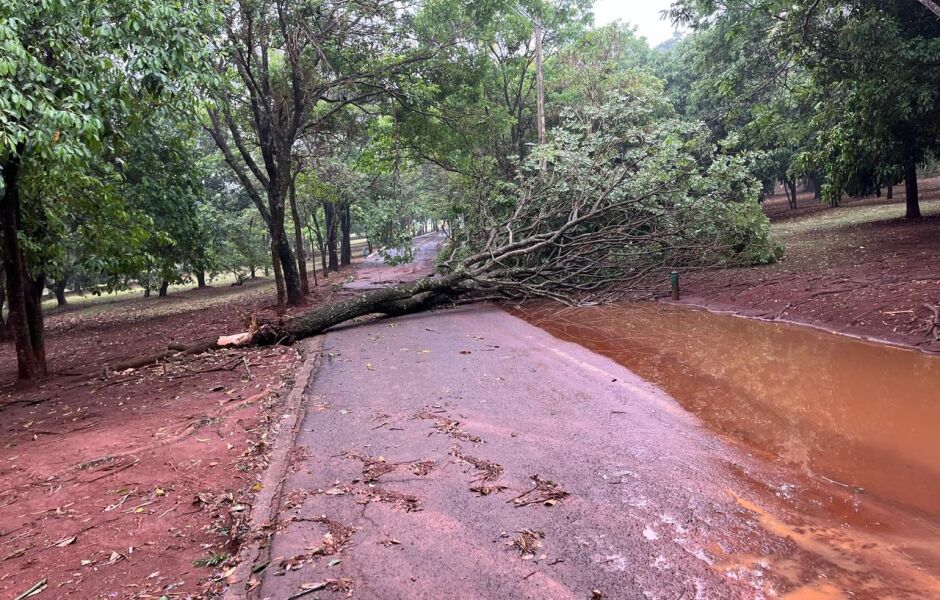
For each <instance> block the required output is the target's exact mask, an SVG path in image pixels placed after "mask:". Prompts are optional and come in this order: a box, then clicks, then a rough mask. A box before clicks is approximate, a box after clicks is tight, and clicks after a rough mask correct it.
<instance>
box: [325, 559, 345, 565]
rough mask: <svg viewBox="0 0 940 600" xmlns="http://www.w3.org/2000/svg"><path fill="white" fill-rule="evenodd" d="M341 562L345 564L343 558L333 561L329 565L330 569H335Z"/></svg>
mask: <svg viewBox="0 0 940 600" xmlns="http://www.w3.org/2000/svg"><path fill="white" fill-rule="evenodd" d="M341 562H343V559H341V558H334V559H333V560H331V561H330V562H328V563H327V566H328V567H335V566H336V565H338V564H339V563H341Z"/></svg>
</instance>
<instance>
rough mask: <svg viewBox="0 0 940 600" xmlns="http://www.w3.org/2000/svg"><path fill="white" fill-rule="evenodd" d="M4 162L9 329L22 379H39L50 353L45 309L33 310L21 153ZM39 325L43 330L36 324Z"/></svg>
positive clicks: (0, 209)
mask: <svg viewBox="0 0 940 600" xmlns="http://www.w3.org/2000/svg"><path fill="white" fill-rule="evenodd" d="M23 150H24V148H23V147H22V146H21V147H18V148H17V149H16V152H15V153H14V154H12V155H11V156H9V157H8V158H7V159H6V160H5V161H4V163H3V165H2V167H3V183H4V192H3V197H2V198H0V230H2V234H3V268H4V271H5V273H6V288H7V303H8V304H9V307H10V315H9V328H10V330H11V331H12V334H13V341H14V344H15V345H16V364H17V372H18V374H19V377H20V379H36V378H39V377H43V376H45V375H46V374H47V367H46V352H45V345H44V340H43V335H42V334H43V332H42V329H41V327H42V311H41V310H40V311H39V314H38V318H36V315H35V310H34V309H30V308H29V307H28V305H29V304H30V298H29V296H31V295H33V294H31V293H30V292H31V290H29V289H28V288H29V281H28V277H27V274H26V261H25V257H24V256H23V251H22V249H21V248H20V242H19V230H20V225H21V224H20V190H19V182H20V167H21V159H20V153H21V152H22V151H23ZM31 317H32V318H31ZM37 325H38V326H39V327H40V329H39V330H34V327H36V326H37Z"/></svg>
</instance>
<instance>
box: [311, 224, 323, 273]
mask: <svg viewBox="0 0 940 600" xmlns="http://www.w3.org/2000/svg"><path fill="white" fill-rule="evenodd" d="M310 212H311V216H312V217H313V232H314V234H315V235H316V238H317V248H318V249H319V250H320V265H321V266H322V267H323V272H324V273H326V244H325V243H324V242H323V233H322V232H321V231H320V219H318V218H317V210H316V208H314V209H313V210H312V211H310Z"/></svg>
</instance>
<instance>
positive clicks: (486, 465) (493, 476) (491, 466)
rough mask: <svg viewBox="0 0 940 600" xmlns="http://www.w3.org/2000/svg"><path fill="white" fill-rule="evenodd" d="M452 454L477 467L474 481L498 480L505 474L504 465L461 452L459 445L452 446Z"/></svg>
mask: <svg viewBox="0 0 940 600" xmlns="http://www.w3.org/2000/svg"><path fill="white" fill-rule="evenodd" d="M450 454H451V456H453V457H455V458H457V459H459V460H461V461H463V462H465V463H467V464H468V465H472V466H473V468H475V469H476V477H475V478H474V481H483V482H489V481H496V480H497V479H499V478H500V477H501V476H502V474H503V467H502V465H498V464H496V463H494V462H490V461H488V460H484V459H482V458H475V457H473V456H468V455H466V454H464V453H463V452H461V450H460V448H459V447H457V446H454V447H453V448H451V450H450Z"/></svg>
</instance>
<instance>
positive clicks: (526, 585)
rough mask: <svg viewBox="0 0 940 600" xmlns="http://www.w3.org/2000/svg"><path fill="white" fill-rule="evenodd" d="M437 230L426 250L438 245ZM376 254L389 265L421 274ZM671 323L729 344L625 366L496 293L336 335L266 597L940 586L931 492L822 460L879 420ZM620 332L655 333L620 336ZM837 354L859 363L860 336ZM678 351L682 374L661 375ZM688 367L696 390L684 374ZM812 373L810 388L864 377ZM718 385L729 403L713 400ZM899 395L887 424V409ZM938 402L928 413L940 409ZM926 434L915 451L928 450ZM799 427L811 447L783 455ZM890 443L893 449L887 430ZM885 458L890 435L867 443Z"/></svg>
mask: <svg viewBox="0 0 940 600" xmlns="http://www.w3.org/2000/svg"><path fill="white" fill-rule="evenodd" d="M422 243H426V245H427V248H426V251H425V252H424V253H423V254H421V256H423V258H422V260H423V268H426V267H427V265H428V264H429V260H432V259H433V250H434V248H435V247H436V243H437V241H435V238H434V237H433V236H431V237H429V238H428V239H425V240H423V241H422ZM429 257H430V258H429ZM419 266H422V265H421V264H420V263H419ZM369 268H371V269H373V270H374V274H373V275H372V276H370V277H368V278H366V279H367V280H368V281H371V282H373V284H374V283H375V282H379V281H397V280H403V279H404V278H411V277H415V276H418V275H419V274H420V270H415V271H413V272H410V273H402V272H401V268H398V269H390V270H388V271H384V272H383V267H381V266H380V265H374V266H372V267H369ZM365 285H369V284H365ZM554 310H556V311H557V309H554ZM538 316H539V317H541V318H542V320H541V321H539V319H538V318H536V316H534V315H532V314H531V312H530V314H529V317H530V318H534V319H535V320H537V321H539V322H541V323H542V324H543V325H548V324H550V323H553V322H554V323H561V322H563V321H565V320H564V319H563V318H561V317H558V316H557V315H555V316H552V318H551V319H548V320H547V321H545V320H544V317H546V316H548V313H543V314H541V315H538ZM569 316H570V315H569ZM621 316H622V315H621ZM619 318H620V317H617V318H615V319H614V320H613V321H611V320H607V321H604V320H603V319H600V320H595V321H592V322H591V323H590V328H589V331H590V333H591V335H590V336H587V335H586V334H585V332H584V331H581V330H578V329H577V327H575V326H574V325H572V323H575V322H576V321H577V320H576V319H574V320H572V319H569V320H567V321H565V322H566V324H567V325H566V327H565V328H561V327H559V328H556V329H555V330H554V333H557V334H558V335H562V336H570V337H572V338H580V341H582V342H585V344H586V345H587V346H590V343H588V342H589V340H588V338H589V337H591V338H598V339H604V338H603V335H604V332H605V331H606V330H605V327H606V326H609V325H610V324H611V323H612V322H617V319H619ZM724 318H729V319H730V317H724ZM669 319H670V320H674V321H677V322H679V323H680V325H677V326H676V330H675V331H677V332H680V333H682V332H684V333H686V334H687V335H689V336H693V335H696V334H701V335H700V336H699V337H701V338H702V340H701V341H699V342H696V343H697V344H700V345H701V346H703V347H705V348H706V349H709V348H710V349H712V354H714V355H715V356H716V358H715V360H714V361H713V362H709V361H707V360H704V359H702V360H699V363H700V364H698V367H701V368H698V367H693V366H690V360H689V359H688V357H684V356H672V355H668V354H666V353H664V352H659V353H657V351H655V350H652V349H650V347H648V346H647V347H646V350H645V353H646V354H645V355H646V356H647V357H648V360H647V361H646V363H643V364H646V365H647V366H649V369H647V370H644V368H643V364H641V363H637V364H636V365H631V368H635V369H636V370H637V372H638V373H639V374H634V372H632V371H631V370H628V369H627V368H626V367H625V366H623V364H618V361H619V362H626V360H625V358H624V356H625V355H626V354H628V353H627V352H626V351H624V353H622V354H621V355H617V356H615V357H614V358H616V359H617V360H616V361H615V360H614V359H612V358H609V357H606V356H602V355H601V354H600V353H595V352H592V351H591V349H589V348H588V347H585V346H582V345H578V344H574V343H571V342H569V341H563V340H560V339H558V338H555V337H552V335H550V334H549V333H548V332H546V331H544V330H542V329H540V328H537V327H535V326H533V325H531V324H529V323H527V322H525V321H524V320H522V319H520V318H517V317H516V316H514V315H511V314H509V313H507V312H506V311H503V310H501V309H498V308H495V307H491V306H473V307H464V308H460V309H454V310H444V311H438V312H435V313H428V314H420V315H413V316H410V317H405V318H401V319H395V320H382V321H374V322H370V323H367V324H363V325H359V326H354V327H347V328H343V329H339V330H336V331H334V332H332V333H330V334H328V335H327V336H326V338H325V340H324V350H323V352H324V355H323V364H322V365H321V367H320V369H319V371H318V372H317V374H316V375H315V377H314V378H313V380H312V381H311V382H310V384H309V387H308V389H307V390H306V397H307V404H306V411H307V412H306V417H305V420H304V422H303V424H302V428H301V432H300V434H299V437H298V440H297V449H296V452H295V453H294V460H293V463H292V467H291V470H290V472H289V473H288V475H287V478H286V480H285V484H284V493H283V496H282V499H281V510H280V516H279V519H278V526H277V528H276V532H275V534H274V535H273V537H272V540H271V544H270V545H269V547H267V548H266V557H262V558H261V559H260V560H259V561H258V568H259V573H258V575H257V577H258V578H259V580H260V584H259V585H258V587H257V588H256V589H255V590H254V593H253V595H254V597H257V598H275V599H283V598H290V597H292V595H293V594H297V593H300V592H302V591H305V590H312V592H311V593H310V594H309V595H306V596H304V597H321V598H330V597H337V598H339V597H344V596H346V595H351V596H352V597H355V598H381V599H395V598H533V599H535V598H538V599H548V598H584V599H586V598H618V599H619V598H624V599H632V598H662V599H668V600H676V599H679V598H685V599H692V598H697V599H710V598H715V599H726V598H728V599H731V598H788V599H810V598H826V599H828V598H872V599H874V598H879V599H881V598H936V597H940V584H938V579H937V576H938V573H937V569H936V568H935V567H936V563H935V562H934V553H935V549H934V548H933V546H934V544H932V543H931V542H932V540H935V539H937V538H936V537H935V532H936V529H935V528H936V523H935V521H933V520H932V519H933V517H932V516H931V514H930V511H929V510H928V509H929V506H920V507H918V506H917V505H918V503H919V501H918V500H917V499H918V498H921V499H924V498H926V497H923V496H921V495H920V493H919V492H918V493H914V494H912V495H911V496H905V497H903V498H902V497H900V496H895V497H892V496H890V495H884V494H878V495H875V494H874V493H868V492H867V491H861V485H862V484H860V483H857V480H856V479H854V478H851V477H846V476H845V474H844V473H842V472H840V471H837V470H832V471H829V470H825V469H824V468H823V467H822V466H821V465H824V464H840V461H839V460H831V461H830V460H829V459H828V458H825V457H826V456H827V453H831V454H834V455H839V454H840V453H843V451H844V447H845V444H844V443H843V440H844V439H850V438H852V436H855V435H856V433H858V434H859V435H861V434H860V433H859V432H860V431H861V430H859V432H856V431H854V430H853V432H852V433H851V434H849V433H846V432H843V433H844V435H843V436H842V437H838V436H834V435H832V432H831V430H830V431H829V433H828V435H829V436H830V437H831V438H832V442H831V443H830V444H828V445H827V444H826V443H825V438H824V432H825V431H827V430H825V429H817V430H815V431H818V432H819V433H809V434H805V432H804V430H809V429H810V428H809V426H808V425H807V424H806V423H809V422H811V421H815V420H819V419H818V418H817V416H816V413H817V412H822V413H826V414H829V413H838V411H837V408H838V407H836V408H830V409H824V408H819V409H814V408H811V405H812V400H813V397H812V396H808V397H807V400H806V402H805V406H800V405H799V403H798V402H796V401H794V402H793V403H792V404H790V405H785V406H784V407H783V408H781V409H780V410H779V411H777V412H775V411H774V410H770V409H768V408H767V407H768V406H772V405H773V403H774V402H776V400H774V399H773V398H769V399H767V400H765V403H766V406H764V405H761V404H760V402H759V401H757V400H754V399H753V398H754V397H755V396H757V397H761V398H763V397H764V395H763V394H757V393H756V392H755V390H758V389H759V385H758V384H759V383H761V382H762V385H767V386H770V385H773V384H774V381H775V380H774V379H773V378H772V376H771V374H770V373H769V372H768V371H770V370H772V369H770V367H768V369H767V370H760V369H758V366H756V365H755V364H753V363H749V362H747V361H744V360H743V359H742V358H740V357H739V356H738V353H736V352H734V350H735V348H734V347H733V346H729V345H728V344H731V343H732V340H730V339H727V338H724V337H721V336H720V335H719V334H718V333H717V331H701V330H695V329H690V325H689V323H684V324H681V318H680V317H677V316H676V315H670V316H669ZM650 322H651V323H653V322H654V320H650ZM604 323H606V325H604ZM762 325H766V324H762ZM661 326H662V325H661V324H660V325H658V327H661ZM618 335H619V336H621V337H628V338H631V339H634V341H635V340H637V339H643V338H644V336H646V337H649V336H650V335H652V334H650V333H649V332H647V333H646V334H644V333H642V332H640V331H634V332H632V333H630V334H629V335H626V336H623V335H622V332H621V333H615V334H610V333H609V332H608V337H609V338H611V339H613V338H616V337H617V336H618ZM677 335H678V334H677ZM653 337H656V336H655V335H654V336H653ZM617 343H618V344H620V343H622V340H621V341H619V342H617ZM737 343H738V345H742V344H744V342H741V341H738V342H737ZM749 343H751V345H752V346H753V347H754V349H755V350H754V353H755V354H757V355H758V356H761V354H760V352H759V348H760V346H759V344H757V342H749ZM618 347H619V346H618ZM597 349H598V350H599V351H601V352H602V351H603V350H604V349H603V348H597ZM721 349H724V350H721ZM608 350H609V348H608ZM639 351H640V350H635V352H639ZM680 354H681V353H680ZM794 354H795V350H794V351H793V352H792V353H786V354H784V358H783V360H784V361H793V360H796V359H795V357H794ZM825 358H826V356H820V357H819V359H820V360H824V359H825ZM828 358H829V359H830V360H833V361H837V360H843V359H851V360H860V359H858V357H856V356H854V355H850V356H848V357H846V356H845V355H843V354H842V351H839V352H837V353H836V354H834V355H832V356H829V357H828ZM765 360H767V359H766V357H765ZM691 363H692V364H697V363H696V361H695V360H692V361H691ZM659 364H663V365H671V369H672V370H671V371H670V370H668V369H663V370H661V371H658V372H657V371H654V370H652V369H653V366H655V365H659ZM774 364H776V363H774ZM865 364H866V365H867V366H865V369H873V368H874V366H873V365H871V364H868V363H865ZM716 365H723V369H719V367H718V366H716ZM882 366H885V367H893V368H895V369H900V368H901V363H898V364H893V363H883V365H882ZM740 370H746V371H748V372H749V373H751V371H753V373H751V375H752V376H753V377H752V381H751V384H750V385H747V384H746V383H744V382H738V383H737V384H735V385H731V384H728V385H727V386H725V387H727V389H725V387H723V385H724V384H723V383H722V381H723V380H724V379H727V378H728V375H729V374H731V373H734V372H737V371H740ZM657 373H659V375H657ZM641 375H643V376H645V377H647V378H648V380H645V379H642V378H641ZM660 375H661V376H662V381H658V380H657V377H659V376H660ZM804 377H805V378H807V379H813V377H812V376H811V375H807V374H805V373H804ZM673 379H676V380H677V381H679V382H680V383H677V384H676V385H677V386H679V385H681V386H682V388H681V389H680V388H679V387H673V388H670V386H669V385H668V384H669V381H671V380H673ZM796 379H798V378H796ZM816 379H817V383H815V384H809V383H807V384H805V385H804V386H803V387H804V388H807V389H808V388H809V387H810V386H811V385H816V386H817V387H826V386H828V385H830V384H831V385H832V386H834V387H839V386H842V385H847V383H846V382H844V381H841V380H839V381H833V382H826V381H824V380H823V379H819V378H816ZM787 381H788V383H786V384H785V385H795V384H794V383H793V382H792V381H790V380H787ZM657 382H658V383H660V384H662V387H659V386H657V385H656V383H657ZM867 387H868V386H862V388H867ZM683 389H685V390H700V391H701V393H700V394H698V395H693V396H692V397H693V399H695V401H696V402H700V404H701V406H700V407H699V408H698V409H696V408H695V405H694V402H690V401H686V400H681V398H680V397H682V398H684V397H685V395H684V393H683ZM851 389H856V388H851ZM727 390H731V391H730V392H729V391H727ZM667 392H669V393H672V394H674V395H676V397H677V398H680V400H681V401H682V404H680V403H679V402H677V400H676V399H674V398H673V397H672V396H670V395H668V393H667ZM796 395H797V396H800V395H799V394H796ZM726 397H731V398H736V399H737V402H738V403H737V404H733V403H730V401H728V400H727V399H723V398H726ZM710 399H715V402H714V410H713V412H715V413H716V414H724V415H726V418H725V419H724V420H722V419H717V418H715V419H713V418H710V417H709V416H708V415H709V406H711V404H710V403H709V400H710ZM860 406H862V407H863V408H862V409H860V410H861V412H864V413H868V412H871V410H873V408H872V406H869V405H868V404H864V403H863V404H862V405H860ZM788 407H791V408H788ZM844 408H845V410H846V411H847V412H848V413H851V412H852V411H851V410H850V409H851V408H852V405H851V404H850V403H849V404H846V406H845V407H844ZM889 408H890V405H889V406H887V407H886V408H885V410H887V411H888V412H882V413H878V414H879V415H880V416H878V417H877V418H876V420H875V422H876V423H877V422H879V421H880V422H881V423H883V426H884V427H886V428H890V427H891V425H889V416H890V410H888V409H889ZM687 409H688V410H687ZM923 410H926V411H928V412H924V413H916V412H915V413H912V414H913V415H920V418H921V419H931V418H932V413H930V412H929V406H926V405H925V407H924V409H923ZM689 411H692V412H689ZM739 412H740V413H743V414H745V415H746V414H749V413H750V414H753V415H754V418H753V419H751V422H753V423H757V424H758V426H752V427H743V426H741V425H740V423H739V427H738V428H739V429H741V428H742V427H743V429H742V431H737V430H736V428H735V427H736V426H735V425H734V423H735V421H734V419H733V418H731V416H727V415H732V416H733V414H734V413H739ZM768 415H773V416H768ZM799 417H802V419H803V421H801V420H800V418H799ZM833 418H834V419H835V418H836V417H833ZM912 418H913V417H912ZM843 420H845V422H848V421H849V420H850V419H848V417H843ZM861 421H863V419H862V420H861ZM861 421H860V422H861ZM915 421H916V420H915ZM741 422H742V423H743V421H741ZM830 423H835V421H830ZM836 425H837V423H835V424H833V425H831V427H836ZM761 427H766V428H767V429H768V430H774V431H776V432H777V433H775V434H766V436H767V439H769V440H771V441H770V442H765V443H761V441H760V440H761V438H760V435H761V434H758V433H753V431H760V429H761ZM842 429H847V427H845V426H843V427H842ZM915 429H916V428H911V431H914V430H915ZM745 430H752V431H745ZM739 434H740V435H739ZM885 435H887V434H885ZM918 436H919V434H918V433H912V435H911V437H912V438H913V441H912V446H911V448H913V449H914V450H912V451H915V452H916V451H918V450H917V449H918V448H919V449H920V451H929V450H930V449H931V448H932V446H930V445H929V444H930V443H931V441H930V440H929V439H923V440H921V438H919V437H918ZM790 439H795V441H793V443H792V444H791V445H790V446H788V445H787V443H786V441H787V440H790ZM852 439H854V438H852ZM878 439H881V438H878ZM755 440H756V441H755ZM918 440H920V441H918ZM918 444H927V446H921V445H918ZM799 445H802V446H803V447H805V448H808V449H807V451H806V453H805V455H806V460H805V461H803V462H802V463H801V462H800V461H795V462H794V461H793V460H785V459H781V458H780V456H781V455H782V454H781V453H782V452H783V451H782V450H781V448H782V449H784V450H785V449H786V448H788V447H797V446H799ZM858 447H864V444H859V445H858ZM875 447H876V448H889V449H890V448H892V447H891V443H890V440H889V439H888V438H887V437H885V438H884V443H882V444H881V445H880V446H879V445H875ZM924 448H926V450H924ZM827 449H828V450H827ZM894 450H896V453H895V456H896V457H898V458H894V459H890V460H895V462H894V463H893V464H897V465H902V464H905V461H907V460H908V458H907V457H906V456H905V453H906V452H908V449H906V448H896V449H894ZM845 452H849V451H845ZM850 452H855V450H854V449H853V450H851V451H850ZM880 454H888V452H878V451H874V452H872V453H871V454H870V455H866V456H867V458H865V460H875V459H874V458H871V457H873V456H878V455H880ZM821 457H823V458H821ZM886 460H888V459H886ZM928 462H929V461H928ZM795 465H796V466H795ZM918 465H919V463H918ZM819 469H822V471H818V470H819ZM821 472H825V473H830V474H831V475H827V476H826V477H827V478H828V479H831V480H832V482H830V481H827V480H826V479H821V478H820V477H819V476H818V475H819V474H820V473H821ZM835 476H838V477H842V479H843V480H844V481H838V480H836V478H835ZM910 479H911V480H912V485H913V479H914V477H911V478H910ZM865 481H866V484H865V485H868V486H870V487H872V488H875V487H878V484H877V483H876V482H875V479H871V480H870V481H869V480H868V479H866V480H865ZM892 481H899V482H903V481H905V479H903V478H902V479H897V480H892ZM846 482H848V483H846ZM890 483H891V482H890V481H888V482H886V483H885V484H884V485H885V486H886V487H890ZM917 485H919V483H918V484H917ZM879 489H880V488H879ZM899 507H901V508H899ZM898 510H903V511H905V512H903V515H905V519H901V520H899V519H898V514H899V513H898ZM918 532H919V533H918ZM262 567H263V568H262Z"/></svg>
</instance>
